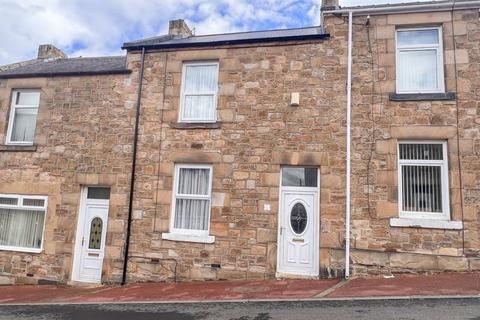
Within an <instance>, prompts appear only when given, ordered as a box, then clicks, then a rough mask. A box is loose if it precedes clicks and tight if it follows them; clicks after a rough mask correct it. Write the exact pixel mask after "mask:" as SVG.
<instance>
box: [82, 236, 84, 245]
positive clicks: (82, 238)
mask: <svg viewBox="0 0 480 320" xmlns="http://www.w3.org/2000/svg"><path fill="white" fill-rule="evenodd" d="M84 242H85V237H82V247H83V244H84Z"/></svg>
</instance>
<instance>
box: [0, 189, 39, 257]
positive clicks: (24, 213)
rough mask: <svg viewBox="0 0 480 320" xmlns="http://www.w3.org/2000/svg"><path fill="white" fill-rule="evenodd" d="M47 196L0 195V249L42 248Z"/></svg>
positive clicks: (35, 249) (33, 249)
mask: <svg viewBox="0 0 480 320" xmlns="http://www.w3.org/2000/svg"><path fill="white" fill-rule="evenodd" d="M46 211H47V197H42V196H29V195H11V194H2V195H0V250H13V251H23V252H40V251H41V250H42V240H43V229H44V221H45V213H46Z"/></svg>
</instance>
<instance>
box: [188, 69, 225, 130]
mask: <svg viewBox="0 0 480 320" xmlns="http://www.w3.org/2000/svg"><path fill="white" fill-rule="evenodd" d="M190 66H215V67H216V68H217V72H216V73H215V77H216V78H215V82H216V83H217V85H216V86H215V90H214V91H211V92H188V93H186V92H185V84H186V79H185V76H186V74H187V68H188V67H190ZM219 69H220V64H219V62H218V61H197V62H184V63H183V68H182V86H181V93H180V112H179V119H178V122H186V123H210V122H212V123H213V122H217V100H218V73H219ZM187 95H195V96H199V95H205V96H211V95H213V104H214V109H215V112H214V117H213V119H186V118H185V96H187Z"/></svg>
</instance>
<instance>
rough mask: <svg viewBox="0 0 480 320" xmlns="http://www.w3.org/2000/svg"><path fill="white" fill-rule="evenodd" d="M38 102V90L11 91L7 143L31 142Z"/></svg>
mask: <svg viewBox="0 0 480 320" xmlns="http://www.w3.org/2000/svg"><path fill="white" fill-rule="evenodd" d="M39 102H40V92H38V91H35V90H14V91H13V94H12V106H11V109H10V120H9V123H8V132H7V144H27V145H28V144H33V140H34V136H35V125H36V122H37V113H38V104H39Z"/></svg>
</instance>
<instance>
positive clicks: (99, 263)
mask: <svg viewBox="0 0 480 320" xmlns="http://www.w3.org/2000/svg"><path fill="white" fill-rule="evenodd" d="M89 189H90V190H89ZM101 189H108V188H99V187H85V188H84V189H83V190H82V195H81V201H80V212H79V217H78V224H77V236H76V242H75V256H74V261H73V272H72V280H73V281H80V282H90V283H100V282H101V280H102V267H103V258H104V255H105V239H106V234H107V223H108V208H109V199H108V195H109V190H108V193H107V191H105V190H101ZM89 191H90V192H89Z"/></svg>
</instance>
